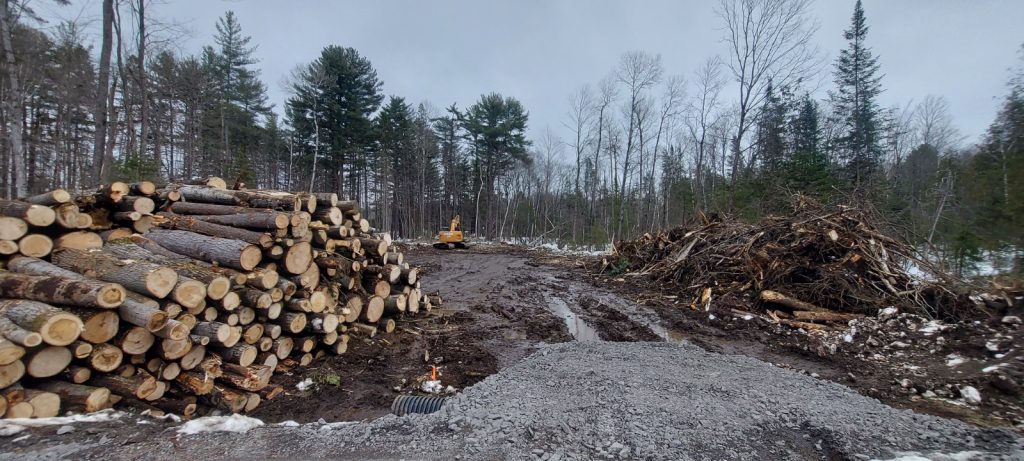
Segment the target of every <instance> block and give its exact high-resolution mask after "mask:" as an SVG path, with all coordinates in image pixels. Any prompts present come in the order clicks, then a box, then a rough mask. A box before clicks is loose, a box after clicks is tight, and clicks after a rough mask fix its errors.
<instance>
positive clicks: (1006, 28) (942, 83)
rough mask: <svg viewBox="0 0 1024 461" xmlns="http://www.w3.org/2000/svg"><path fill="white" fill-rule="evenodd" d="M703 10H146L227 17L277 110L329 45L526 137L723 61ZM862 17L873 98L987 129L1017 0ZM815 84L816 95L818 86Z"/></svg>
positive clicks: (596, 4)
mask: <svg viewBox="0 0 1024 461" xmlns="http://www.w3.org/2000/svg"><path fill="white" fill-rule="evenodd" d="M716 4H717V2H711V1H685V2H684V1H672V0H649V1H637V2H626V1H609V0H595V1H583V0H575V1H572V0H563V1H541V0H522V1H511V0H508V1H502V2H497V1H493V2H483V1H473V0H460V1H456V0H449V1H414V0H404V1H370V2H366V1H363V2H356V1H345V2H341V1H255V0H253V1H247V0H243V1H212V0H169V1H167V2H166V3H162V4H154V5H152V6H151V7H150V8H149V10H150V14H151V15H152V16H154V17H160V18H162V19H164V20H171V19H173V20H175V21H178V22H180V23H184V24H186V25H187V26H188V27H189V28H190V29H191V36H190V37H187V38H183V39H181V40H177V41H176V42H175V44H176V46H178V47H179V48H180V49H181V50H182V51H183V52H188V53H194V52H197V51H198V50H199V49H200V48H201V47H202V46H203V45H206V44H211V43H212V36H213V33H214V23H215V22H216V20H217V18H218V17H219V16H221V15H222V14H223V13H224V12H225V11H227V10H229V9H230V10H234V11H235V13H236V14H237V15H238V17H239V20H240V22H241V24H242V27H243V30H244V32H245V33H247V34H249V35H251V36H252V38H253V43H255V44H257V45H258V47H259V48H258V51H257V53H256V55H257V57H258V58H259V59H260V61H261V62H260V64H259V68H260V69H261V71H262V76H263V80H264V81H265V82H266V83H267V86H268V89H269V93H270V98H271V100H272V102H274V103H275V104H276V105H277V106H278V108H280V107H281V106H282V105H283V102H284V100H285V98H286V97H287V94H286V93H285V92H284V91H283V89H282V88H281V86H280V85H279V82H280V81H281V79H282V78H283V77H284V76H286V75H287V74H288V73H289V71H290V70H291V69H292V68H293V67H294V66H295V65H296V64H298V63H300V62H308V61H310V60H312V59H314V58H315V57H316V56H317V55H318V54H319V52H320V49H321V48H323V47H324V46H325V45H328V44H337V45H342V46H351V47H353V48H356V49H357V50H359V52H360V53H361V54H363V55H365V56H367V57H368V58H369V59H370V60H371V61H372V62H373V64H374V66H375V67H376V69H377V72H378V75H379V76H380V77H381V79H382V80H383V81H384V90H385V92H386V93H388V94H394V95H399V96H404V97H406V98H407V99H408V100H410V101H412V102H418V101H423V100H427V101H430V102H431V103H432V104H433V105H434V106H435V107H437V108H442V107H445V106H447V105H449V104H451V103H452V102H457V103H458V104H459V105H460V106H462V107H465V106H467V105H469V104H471V103H472V102H474V101H475V100H476V99H477V98H478V97H479V95H480V94H482V93H486V92H490V91H498V92H501V93H503V94H506V95H511V96H515V97H517V98H519V99H520V100H521V101H522V102H523V103H524V104H525V105H526V107H527V108H528V109H529V111H530V114H531V123H530V125H531V134H532V135H539V134H540V133H542V132H543V130H544V129H545V127H551V128H552V129H553V130H555V131H556V132H558V130H561V129H562V128H561V122H562V121H563V120H564V119H565V114H566V111H567V105H568V102H567V101H568V98H569V95H570V94H572V92H573V91H575V90H576V89H577V88H579V87H580V86H581V85H583V84H586V83H591V84H593V83H596V82H597V81H598V80H600V79H601V78H602V77H603V76H604V75H606V74H607V73H608V72H609V71H610V70H611V68H612V67H613V66H614V65H615V63H616V61H617V60H618V57H619V56H620V55H621V54H622V53H623V52H626V51H629V50H637V49H638V50H644V51H647V52H650V53H656V54H660V55H661V56H662V58H663V60H664V63H665V68H666V71H667V73H669V74H681V75H685V76H687V77H689V76H690V75H691V74H692V71H693V69H695V68H696V67H697V66H699V65H700V63H701V62H703V61H704V60H705V59H706V58H707V57H709V56H711V55H714V54H722V55H724V54H725V53H724V51H725V50H724V46H723V44H722V42H721V40H720V37H721V31H720V22H719V21H718V18H717V17H716V16H715V14H714V11H713V10H714V6H715V5H716ZM33 6H34V7H35V8H36V9H37V10H38V11H39V12H40V13H41V14H42V15H43V16H44V17H47V18H50V19H79V20H81V21H83V22H84V23H85V24H86V26H87V27H88V28H90V29H94V28H95V27H96V24H95V22H96V21H95V18H96V17H97V16H98V12H99V10H100V8H99V2H98V1H97V0H80V1H77V2H74V3H73V4H72V5H71V6H65V7H57V6H51V5H49V4H45V3H43V2H35V3H33ZM852 9H853V2H852V1H821V0H819V2H818V3H817V4H816V5H815V7H814V15H815V16H816V17H817V18H818V20H819V21H820V26H821V28H820V30H819V32H818V45H819V46H820V48H821V50H822V52H823V53H824V54H825V55H826V57H827V58H828V60H829V62H831V59H832V58H834V56H835V55H836V54H837V53H838V50H839V49H841V47H842V46H843V45H844V42H843V39H842V30H843V29H845V28H846V27H847V25H848V22H849V17H850V14H851V12H852ZM865 10H866V13H867V16H868V23H869V25H870V27H871V30H870V32H869V45H870V46H871V47H872V48H873V49H874V51H875V53H876V54H878V55H879V56H880V58H881V64H882V70H883V72H884V74H885V77H884V79H883V86H884V88H885V93H884V94H883V95H882V97H881V103H882V104H883V105H885V106H891V105H904V104H906V103H908V102H910V101H918V100H920V99H922V98H923V97H924V96H925V95H927V94H936V95H942V96H945V97H946V98H947V99H948V100H949V103H950V107H951V109H952V112H953V117H954V121H955V123H956V124H957V126H958V127H959V128H960V130H961V131H962V132H963V133H964V134H965V135H967V136H968V141H975V140H976V139H977V138H978V136H979V135H981V134H982V133H983V132H984V130H985V128H986V127H987V125H988V123H989V122H990V121H991V120H992V118H993V116H994V114H995V111H996V110H997V108H998V105H999V102H1000V98H1001V97H1002V96H1003V95H1004V94H1005V90H1006V80H1007V76H1008V73H1007V69H1008V68H1009V67H1011V66H1013V65H1014V64H1015V62H1016V61H1017V59H1018V58H1017V50H1018V48H1019V47H1020V44H1021V42H1022V41H1024V33H1022V32H1021V29H1020V27H1019V22H1020V19H1021V18H1024V2H1020V1H1014V0H990V1H977V2H966V1H931V0H903V1H882V0H868V1H866V2H865ZM97 35H98V34H95V32H93V33H92V36H93V37H95V36H97ZM825 71H826V72H830V71H831V67H829V68H828V69H826V70H825ZM825 77H827V76H825ZM825 83H826V85H824V87H823V88H822V90H820V91H819V96H821V97H824V96H825V93H824V90H827V88H828V87H829V86H831V79H830V78H825ZM729 94H731V93H730V89H727V93H726V95H729Z"/></svg>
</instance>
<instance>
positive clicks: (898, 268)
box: [603, 196, 980, 330]
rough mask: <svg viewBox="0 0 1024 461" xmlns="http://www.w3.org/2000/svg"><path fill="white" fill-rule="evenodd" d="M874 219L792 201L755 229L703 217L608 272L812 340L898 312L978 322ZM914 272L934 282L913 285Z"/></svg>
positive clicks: (611, 262)
mask: <svg viewBox="0 0 1024 461" xmlns="http://www.w3.org/2000/svg"><path fill="white" fill-rule="evenodd" d="M876 222H877V220H876V219H874V217H873V216H871V214H870V213H868V212H866V211H865V210H862V209H857V208H852V207H836V208H826V207H824V206H822V205H820V204H818V203H816V202H814V201H813V200H810V199H808V198H806V197H802V196H797V197H795V198H794V206H793V212H792V213H791V214H789V215H786V216H770V217H767V218H765V219H763V220H762V221H761V222H759V223H757V224H749V223H745V222H742V221H739V220H736V219H732V218H728V217H721V216H714V217H703V219H702V220H700V222H698V223H696V224H694V225H692V226H683V227H679V228H675V229H672V230H668V231H663V232H660V233H658V234H656V235H651V234H647V235H644V236H643V237H642V238H640V239H637V240H631V241H620V242H617V243H616V245H615V249H616V252H617V256H618V259H615V258H614V257H613V258H606V259H605V261H604V262H603V266H604V267H603V269H604V270H605V271H609V270H611V271H623V270H625V271H631V272H632V273H634V274H636V275H645V276H649V277H652V278H654V279H655V280H657V281H659V282H660V283H661V284H662V286H670V287H673V288H674V290H675V291H677V292H678V293H680V294H679V298H681V299H685V300H687V301H688V302H689V304H690V307H691V308H693V309H697V310H708V309H709V308H710V306H711V305H712V303H713V302H714V304H716V305H717V306H720V307H725V308H727V309H731V310H734V311H735V310H743V311H745V310H747V309H750V308H752V307H755V308H760V309H761V311H762V312H763V313H764V314H765V318H766V319H769V320H770V321H772V322H774V323H780V324H785V325H789V326H792V327H795V328H804V329H806V330H821V329H826V328H830V327H832V326H837V327H838V326H841V325H845V324H846V323H847V322H849V321H850V320H852V319H855V318H859V317H863V316H865V315H876V314H877V313H878V311H879V310H880V309H883V308H885V307H889V306H896V307H899V308H901V309H903V310H906V311H910V312H916V313H918V314H920V315H923V316H927V317H934V318H942V319H962V318H967V317H971V316H976V315H978V314H979V313H980V311H978V310H977V309H976V306H974V304H973V303H970V302H969V300H968V299H967V297H966V296H964V295H963V294H962V293H956V292H954V291H953V287H954V285H955V284H956V283H955V280H954V279H953V278H952V277H950V276H948V275H946V274H944V273H942V271H940V270H937V269H936V268H934V267H932V266H931V265H930V264H929V263H928V262H927V261H925V260H923V259H922V258H919V257H916V256H915V255H916V251H915V250H914V249H913V248H912V247H910V246H909V245H907V244H906V243H904V242H902V241H900V240H898V239H896V238H893V237H891V236H889V235H888V234H887V233H886V232H884V231H883V230H881V228H880V227H879V226H878V225H877V224H876ZM909 267H916V268H917V269H918V270H921V271H923V272H925V273H928V274H929V276H927V277H920V276H915V275H912V274H911V273H910V271H909V269H908V268H909Z"/></svg>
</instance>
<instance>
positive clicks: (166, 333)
mask: <svg viewBox="0 0 1024 461" xmlns="http://www.w3.org/2000/svg"><path fill="white" fill-rule="evenodd" d="M190 330H191V328H190V327H189V326H188V325H185V324H184V323H182V322H180V321H178V320H173V319H171V320H167V323H165V324H164V326H163V328H161V329H159V330H157V331H154V332H153V336H156V337H158V338H164V339H170V340H173V341H181V340H184V339H188V335H189V332H190Z"/></svg>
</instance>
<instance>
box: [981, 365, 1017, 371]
mask: <svg viewBox="0 0 1024 461" xmlns="http://www.w3.org/2000/svg"><path fill="white" fill-rule="evenodd" d="M1007 366H1010V364H1008V363H997V364H995V365H992V366H989V367H985V368H982V369H981V372H982V373H992V372H993V371H996V370H998V369H1000V368H1003V367H1007Z"/></svg>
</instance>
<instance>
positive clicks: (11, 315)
mask: <svg viewBox="0 0 1024 461" xmlns="http://www.w3.org/2000/svg"><path fill="white" fill-rule="evenodd" d="M0 315H3V316H5V317H6V318H7V319H8V320H10V321H11V322H13V323H14V324H15V325H18V326H19V327H21V328H24V329H26V330H28V331H34V332H37V333H39V335H40V336H41V337H42V338H43V342H44V343H46V344H50V345H52V346H66V345H68V344H71V343H72V342H74V341H75V340H76V339H78V336H79V335H80V334H81V333H82V327H83V325H82V320H81V319H79V318H78V317H77V316H75V315H74V314H72V313H70V312H67V311H63V310H61V309H58V308H56V307H53V306H51V305H49V304H44V303H41V302H38V301H31V300H27V299H2V300H0Z"/></svg>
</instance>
